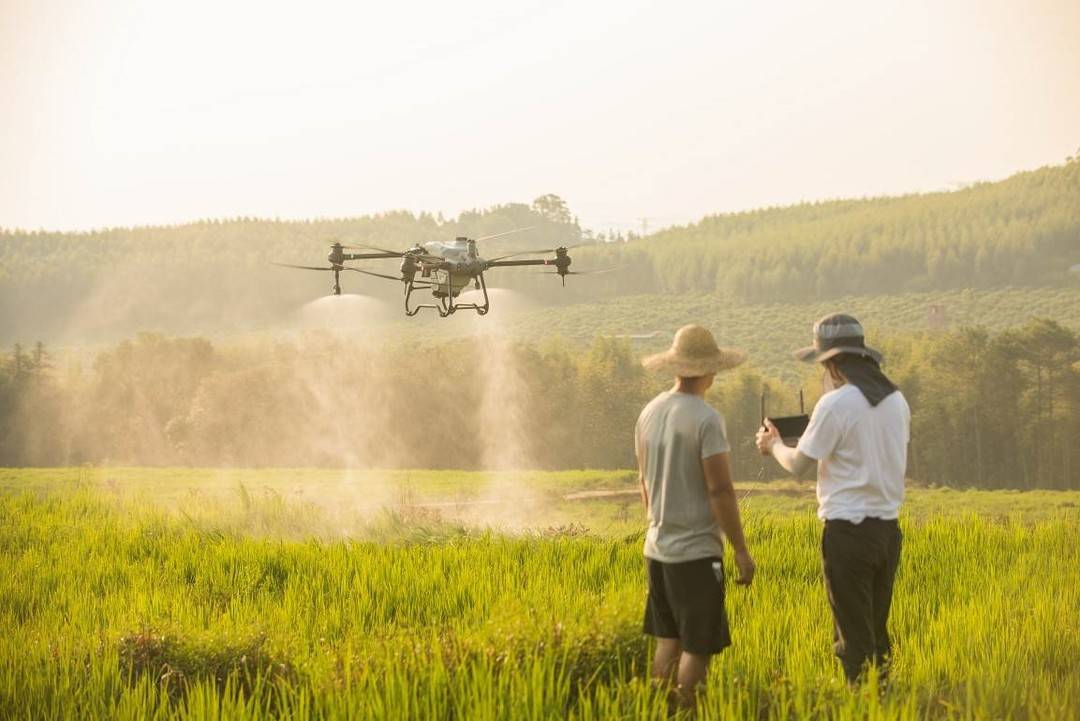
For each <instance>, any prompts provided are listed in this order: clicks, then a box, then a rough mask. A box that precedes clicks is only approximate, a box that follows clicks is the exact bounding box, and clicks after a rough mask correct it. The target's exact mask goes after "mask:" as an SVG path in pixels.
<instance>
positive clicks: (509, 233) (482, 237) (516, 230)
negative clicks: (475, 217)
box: [475, 225, 536, 243]
mask: <svg viewBox="0 0 1080 721" xmlns="http://www.w3.org/2000/svg"><path fill="white" fill-rule="evenodd" d="M535 227H536V226H535V225H529V226H526V227H524V228H515V229H513V230H507V231H504V232H502V233H495V234H494V235H485V236H481V237H479V238H475V240H476V242H477V243H479V242H480V241H482V240H491V239H492V238H501V237H503V236H504V235H513V234H514V233H524V232H525V231H526V230H532V229H533V228H535Z"/></svg>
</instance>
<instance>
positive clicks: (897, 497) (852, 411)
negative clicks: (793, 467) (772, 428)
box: [799, 384, 911, 523]
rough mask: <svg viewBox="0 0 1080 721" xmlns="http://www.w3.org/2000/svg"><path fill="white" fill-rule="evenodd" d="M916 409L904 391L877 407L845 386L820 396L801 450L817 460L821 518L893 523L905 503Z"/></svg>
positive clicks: (852, 387) (857, 391) (889, 396)
mask: <svg viewBox="0 0 1080 721" xmlns="http://www.w3.org/2000/svg"><path fill="white" fill-rule="evenodd" d="M910 428H911V410H910V409H909V408H908V404H907V400H905V398H904V396H903V394H902V393H900V391H895V392H893V393H890V394H889V395H888V396H886V397H885V398H884V399H883V400H882V401H881V402H880V403H878V404H877V406H871V405H870V402H869V401H867V400H866V397H865V396H864V395H863V394H862V391H860V390H859V389H858V388H857V387H856V386H854V385H851V384H846V385H843V386H841V387H840V388H837V389H836V390H834V391H830V392H829V393H826V394H825V395H823V396H822V397H821V400H819V401H818V404H817V406H815V407H814V413H813V415H812V416H811V417H810V425H809V426H808V427H807V429H806V432H805V433H804V434H803V436H802V438H800V439H799V451H800V452H802V454H803V455H804V456H807V457H809V458H813V459H814V460H816V461H817V462H818V482H817V498H818V516H819V517H821V518H822V519H826V520H829V519H842V520H845V521H851V522H853V523H861V522H862V520H863V519H864V518H866V517H867V516H871V517H874V518H882V519H892V518H896V517H897V514H898V513H899V511H900V503H901V502H902V501H903V500H904V474H905V473H906V471H907V447H908V439H909V437H910Z"/></svg>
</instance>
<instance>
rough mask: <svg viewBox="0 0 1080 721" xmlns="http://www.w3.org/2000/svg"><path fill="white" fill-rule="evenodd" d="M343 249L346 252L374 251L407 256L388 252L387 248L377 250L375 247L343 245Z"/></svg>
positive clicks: (398, 251) (397, 251)
mask: <svg viewBox="0 0 1080 721" xmlns="http://www.w3.org/2000/svg"><path fill="white" fill-rule="evenodd" d="M341 247H342V248H344V249H345V250H374V251H376V252H378V253H390V254H391V255H397V256H402V255H405V254H404V253H402V252H401V251H400V250H387V249H386V248H376V247H375V246H374V245H343V246H341Z"/></svg>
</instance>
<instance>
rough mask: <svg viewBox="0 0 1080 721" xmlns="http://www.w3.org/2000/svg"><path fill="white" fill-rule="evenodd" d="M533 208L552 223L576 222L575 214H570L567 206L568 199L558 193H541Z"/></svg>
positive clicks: (567, 223)
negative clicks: (565, 199)
mask: <svg viewBox="0 0 1080 721" xmlns="http://www.w3.org/2000/svg"><path fill="white" fill-rule="evenodd" d="M532 208H533V210H534V211H535V212H537V213H539V214H540V215H541V216H542V217H543V218H544V219H545V220H548V221H550V222H552V223H559V224H562V225H571V224H573V223H574V219H573V216H572V215H571V214H570V208H569V207H567V205H566V201H564V200H563V199H562V198H560V197H559V196H557V195H553V194H551V193H548V194H547V195H541V196H540V197H539V198H537V199H536V200H534V201H533V202H532Z"/></svg>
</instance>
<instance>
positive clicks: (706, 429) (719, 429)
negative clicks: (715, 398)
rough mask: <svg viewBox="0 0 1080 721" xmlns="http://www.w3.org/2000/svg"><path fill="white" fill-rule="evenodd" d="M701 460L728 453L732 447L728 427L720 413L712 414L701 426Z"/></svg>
mask: <svg viewBox="0 0 1080 721" xmlns="http://www.w3.org/2000/svg"><path fill="white" fill-rule="evenodd" d="M700 433H701V458H702V460H704V459H706V458H708V457H710V456H715V455H716V454H717V453H727V452H728V451H730V450H731V445H730V444H729V443H728V439H727V427H726V425H725V423H724V417H723V416H721V415H720V414H719V413H713V414H710V415H709V417H708V418H707V419H706V420H705V422H704V423H702V424H701V430H700Z"/></svg>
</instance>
